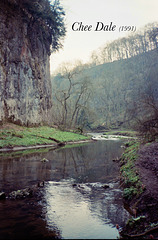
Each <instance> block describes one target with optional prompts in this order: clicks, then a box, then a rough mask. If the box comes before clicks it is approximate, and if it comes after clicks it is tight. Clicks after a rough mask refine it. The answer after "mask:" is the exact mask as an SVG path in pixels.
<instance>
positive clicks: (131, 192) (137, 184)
mask: <svg viewBox="0 0 158 240" xmlns="http://www.w3.org/2000/svg"><path fill="white" fill-rule="evenodd" d="M139 145H140V143H139V142H136V141H131V142H130V143H128V147H127V148H126V150H125V152H124V153H123V155H122V158H121V161H120V164H121V168H120V173H121V182H122V185H123V186H124V198H125V199H126V200H130V199H132V198H133V197H138V196H139V195H140V194H141V193H142V192H143V188H142V183H141V181H140V177H139V173H138V170H137V168H136V167H135V162H136V160H137V158H138V155H137V151H138V149H139Z"/></svg>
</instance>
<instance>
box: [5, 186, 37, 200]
mask: <svg viewBox="0 0 158 240" xmlns="http://www.w3.org/2000/svg"><path fill="white" fill-rule="evenodd" d="M32 194H33V190H32V189H31V188H25V189H22V190H17V191H13V192H11V193H10V194H9V198H10V199H21V198H26V197H28V196H32Z"/></svg>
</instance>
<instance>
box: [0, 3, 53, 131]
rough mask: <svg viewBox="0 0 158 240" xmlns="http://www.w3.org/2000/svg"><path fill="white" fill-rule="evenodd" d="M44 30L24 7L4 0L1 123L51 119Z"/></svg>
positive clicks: (0, 32)
mask: <svg viewBox="0 0 158 240" xmlns="http://www.w3.org/2000/svg"><path fill="white" fill-rule="evenodd" d="M13 2H14V1H13ZM15 2H16V1H15ZM41 31H42V30H41V29H40V28H39V24H38V23H37V21H35V20H34V19H33V18H32V16H31V15H29V13H28V12H27V13H26V11H25V9H23V10H22V9H20V7H19V6H18V5H17V4H11V3H9V1H7V0H5V1H3V0H1V2H0V122H1V123H2V122H4V121H6V120H7V121H11V122H14V123H17V124H21V125H28V126H31V125H38V124H41V123H49V122H51V112H52V88H51V82H50V70H49V55H50V54H49V51H48V48H49V46H47V44H46V43H45V42H44V41H43V39H42V35H41ZM48 45H49V44H48Z"/></svg>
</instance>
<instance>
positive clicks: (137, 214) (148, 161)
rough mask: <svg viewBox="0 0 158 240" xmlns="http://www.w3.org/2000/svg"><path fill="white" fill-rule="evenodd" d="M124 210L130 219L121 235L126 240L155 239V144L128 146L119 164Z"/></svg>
mask: <svg viewBox="0 0 158 240" xmlns="http://www.w3.org/2000/svg"><path fill="white" fill-rule="evenodd" d="M120 173H121V185H122V187H123V189H124V200H125V206H128V210H129V212H130V213H131V215H132V216H133V217H132V218H131V219H129V221H128V222H127V224H126V226H125V227H124V228H123V230H122V232H121V236H122V237H123V238H125V239H127V238H129V239H130V238H133V239H139V238H140V239H142V238H144V239H148V238H157V237H158V142H153V143H146V144H142V143H141V142H138V141H137V142H134V141H133V142H131V143H128V144H127V148H126V150H125V152H124V154H123V155H122V158H121V161H120Z"/></svg>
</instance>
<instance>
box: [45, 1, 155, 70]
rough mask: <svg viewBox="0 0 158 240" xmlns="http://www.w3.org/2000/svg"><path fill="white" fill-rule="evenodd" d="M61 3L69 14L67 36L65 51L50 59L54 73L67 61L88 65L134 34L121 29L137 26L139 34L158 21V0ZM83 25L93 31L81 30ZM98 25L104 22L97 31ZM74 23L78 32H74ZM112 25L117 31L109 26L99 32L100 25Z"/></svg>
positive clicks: (99, 27) (67, 14)
mask: <svg viewBox="0 0 158 240" xmlns="http://www.w3.org/2000/svg"><path fill="white" fill-rule="evenodd" d="M60 3H61V6H63V8H64V10H65V13H66V16H65V24H66V29H67V33H66V37H65V40H64V42H63V48H62V49H60V50H59V51H58V52H57V53H53V54H52V55H51V57H50V71H51V74H53V73H55V71H56V70H57V69H58V68H59V67H60V66H61V64H62V63H64V62H71V63H72V62H75V61H76V60H80V61H82V62H83V63H86V62H88V61H89V59H90V56H91V54H92V52H93V51H94V50H97V49H98V48H99V47H101V46H103V45H104V44H106V43H107V42H109V41H112V40H115V39H118V38H120V37H124V36H127V35H128V34H129V33H131V31H129V32H127V31H119V29H120V27H122V26H134V29H135V31H137V30H138V29H139V28H141V27H143V26H144V25H146V24H148V23H151V22H155V21H157V22H158V12H157V11H158V0H60ZM75 22H77V23H75ZM80 22H82V25H83V26H84V27H85V26H86V25H88V26H90V25H91V26H92V27H90V31H81V30H80V31H79V30H78V29H77V27H78V26H79V23H80ZM97 22H102V23H99V26H98V31H95V30H96V26H97ZM73 23H75V25H74V30H75V31H73V30H72V25H73ZM110 23H112V26H114V25H115V26H116V27H114V28H113V30H114V31H110V29H109V27H108V31H104V30H103V29H102V30H100V29H101V26H103V25H104V26H106V25H108V26H109V25H110ZM77 30H78V31H77ZM99 30H100V31H99ZM105 30H106V29H105Z"/></svg>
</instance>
